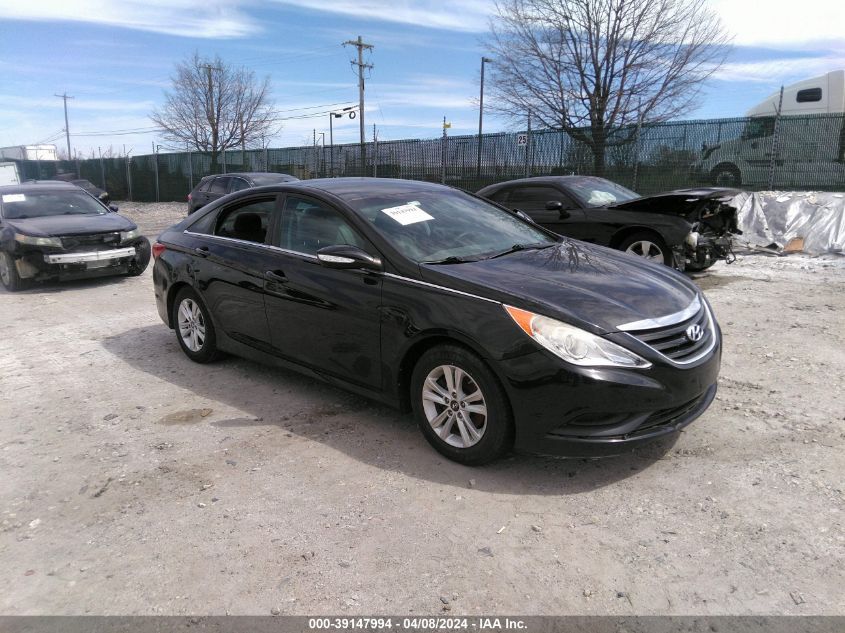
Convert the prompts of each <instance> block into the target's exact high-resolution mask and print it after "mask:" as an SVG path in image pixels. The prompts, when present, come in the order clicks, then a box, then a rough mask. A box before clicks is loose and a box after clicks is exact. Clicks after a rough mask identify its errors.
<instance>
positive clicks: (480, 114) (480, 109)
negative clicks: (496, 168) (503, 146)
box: [475, 57, 493, 179]
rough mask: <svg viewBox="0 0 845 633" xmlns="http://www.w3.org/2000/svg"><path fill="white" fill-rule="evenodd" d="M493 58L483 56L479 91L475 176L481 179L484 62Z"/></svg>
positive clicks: (488, 61)
mask: <svg viewBox="0 0 845 633" xmlns="http://www.w3.org/2000/svg"><path fill="white" fill-rule="evenodd" d="M492 61H493V60H492V59H490V58H489V57H482V58H481V90H480V91H479V93H478V165H477V170H476V174H475V177H476V178H478V179H481V138H482V136H481V133H482V132H481V124H482V121H483V120H484V64H489V63H490V62H492Z"/></svg>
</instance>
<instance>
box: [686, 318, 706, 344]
mask: <svg viewBox="0 0 845 633" xmlns="http://www.w3.org/2000/svg"><path fill="white" fill-rule="evenodd" d="M686 335H687V339H689V341H690V342H691V343H697V342H698V341H700V340H701V339H702V337H703V336H704V328H703V327H701V326H700V325H698V323H695V324H693V325H690V326H689V327H688V328H687V331H686Z"/></svg>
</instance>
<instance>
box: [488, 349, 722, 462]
mask: <svg viewBox="0 0 845 633" xmlns="http://www.w3.org/2000/svg"><path fill="white" fill-rule="evenodd" d="M720 338H721V337H720ZM649 360H653V359H649ZM653 362H654V361H653ZM720 363H721V340H718V341H717V343H716V345H715V346H714V348H713V349H712V350H711V351H710V352H709V353H708V354H707V356H705V357H704V358H702V359H701V360H700V361H698V362H696V363H694V365H693V366H690V367H684V368H679V367H673V366H671V365H669V364H668V363H660V362H654V364H653V365H652V367H651V368H649V369H646V370H634V369H616V368H586V367H575V366H573V365H569V364H567V363H564V362H563V361H561V360H560V359H558V358H557V357H556V356H554V355H553V354H551V353H549V352H546V351H539V352H535V353H532V354H528V355H525V356H521V357H517V358H513V359H509V360H505V361H499V363H497V367H496V369H497V370H498V371H499V372H500V376H501V377H502V379H503V380H502V382H503V383H504V385H505V389H506V390H507V391H508V395H509V398H510V402H511V406H512V409H513V413H514V418H515V427H516V428H515V432H516V435H515V443H514V446H515V448H516V449H517V450H522V451H526V452H530V453H539V454H545V455H558V456H566V457H598V456H606V455H615V454H619V453H623V452H627V451H629V450H631V449H632V448H634V447H636V446H640V445H642V444H645V443H647V442H651V441H653V440H655V439H657V438H659V437H663V436H667V435H671V434H673V433H675V432H677V431H679V430H680V429H681V428H683V427H685V426H686V425H688V424H690V423H691V422H692V421H693V420H695V419H696V418H698V417H699V416H700V415H701V414H702V413H704V411H705V410H706V409H707V408H708V407H709V406H710V404H711V403H712V402H713V398H714V397H715V395H716V381H717V379H718V375H719V366H720Z"/></svg>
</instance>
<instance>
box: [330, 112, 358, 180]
mask: <svg viewBox="0 0 845 633" xmlns="http://www.w3.org/2000/svg"><path fill="white" fill-rule="evenodd" d="M344 114H348V115H349V118H350V119H354V118H355V106H349V107H348V108H343V109H342V110H336V111H334V112H329V162H330V163H331V165H330V167H329V176H330V177H332V178H334V119H340V118H343V115H344ZM325 146H326V137H325V136H324V137H323V147H325Z"/></svg>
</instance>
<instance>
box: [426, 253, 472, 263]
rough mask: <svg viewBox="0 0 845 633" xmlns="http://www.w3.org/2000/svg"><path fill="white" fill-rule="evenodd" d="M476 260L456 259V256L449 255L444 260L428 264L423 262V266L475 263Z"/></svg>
mask: <svg viewBox="0 0 845 633" xmlns="http://www.w3.org/2000/svg"><path fill="white" fill-rule="evenodd" d="M477 261H478V260H477V259H470V258H467V257H458V256H457V255H449V257H446V258H444V259H437V260H434V261H430V262H423V264H434V265H436V264H465V263H467V262H477Z"/></svg>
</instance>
